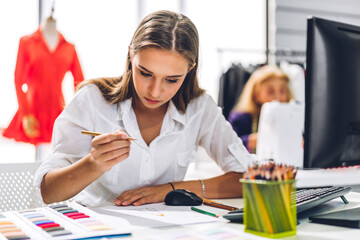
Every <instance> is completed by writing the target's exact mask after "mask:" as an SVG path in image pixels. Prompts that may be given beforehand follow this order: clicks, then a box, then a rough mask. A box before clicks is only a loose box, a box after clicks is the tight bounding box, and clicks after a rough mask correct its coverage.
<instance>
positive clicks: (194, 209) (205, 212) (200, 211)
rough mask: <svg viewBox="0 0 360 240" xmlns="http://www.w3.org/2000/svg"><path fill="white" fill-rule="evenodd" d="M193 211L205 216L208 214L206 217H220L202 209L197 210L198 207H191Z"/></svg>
mask: <svg viewBox="0 0 360 240" xmlns="http://www.w3.org/2000/svg"><path fill="white" fill-rule="evenodd" d="M191 210H193V211H195V212H199V213H203V214H206V215H209V216H213V217H219V216H218V215H216V214H215V213H211V212H207V211H204V210H201V209H199V208H196V207H191Z"/></svg>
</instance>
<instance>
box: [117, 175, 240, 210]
mask: <svg viewBox="0 0 360 240" xmlns="http://www.w3.org/2000/svg"><path fill="white" fill-rule="evenodd" d="M242 176H243V174H242V173H236V172H228V173H225V174H223V175H220V176H217V177H213V178H209V179H204V180H203V183H204V186H205V196H203V190H202V184H201V182H200V180H191V181H183V182H173V183H172V184H173V185H174V187H175V189H186V190H189V191H191V192H194V193H195V194H196V195H198V196H199V197H205V198H235V197H242V185H241V183H240V182H239V179H240V178H242ZM171 190H173V189H172V187H171V185H170V184H168V183H166V184H162V185H157V186H153V187H143V188H137V189H133V190H129V191H125V192H123V193H122V194H121V195H120V196H118V197H117V198H116V199H115V200H114V203H115V204H116V205H124V206H127V205H130V204H133V205H135V206H137V205H142V204H146V203H156V202H162V201H164V199H165V196H166V194H167V193H168V192H170V191H171Z"/></svg>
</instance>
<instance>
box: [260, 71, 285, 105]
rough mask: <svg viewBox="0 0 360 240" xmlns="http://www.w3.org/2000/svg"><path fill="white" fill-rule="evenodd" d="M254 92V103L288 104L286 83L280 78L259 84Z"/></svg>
mask: <svg viewBox="0 0 360 240" xmlns="http://www.w3.org/2000/svg"><path fill="white" fill-rule="evenodd" d="M257 88H258V89H257V90H256V91H255V101H256V103H258V104H260V105H263V104H264V103H266V102H271V101H274V100H276V101H279V102H288V101H289V92H288V83H287V82H286V80H285V79H282V78H277V77H274V78H270V79H268V80H266V81H264V82H262V83H260V84H259V86H258V87H257Z"/></svg>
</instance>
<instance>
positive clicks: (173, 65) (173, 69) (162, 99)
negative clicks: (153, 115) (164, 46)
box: [131, 48, 189, 110]
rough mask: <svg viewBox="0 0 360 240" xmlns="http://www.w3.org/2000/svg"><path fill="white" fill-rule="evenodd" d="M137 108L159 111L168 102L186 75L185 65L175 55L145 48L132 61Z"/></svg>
mask: <svg viewBox="0 0 360 240" xmlns="http://www.w3.org/2000/svg"><path fill="white" fill-rule="evenodd" d="M131 64H132V72H133V80H134V87H135V91H136V93H137V95H138V97H139V100H140V101H139V104H141V105H142V106H139V107H145V108H147V109H152V110H155V109H159V108H161V107H162V106H164V104H166V103H167V102H168V101H169V100H171V99H172V98H173V97H174V95H175V94H176V92H177V91H178V90H179V88H180V87H181V85H182V83H183V82H184V79H185V77H186V74H187V73H188V71H189V67H188V66H189V63H188V61H187V60H186V59H185V58H184V57H183V56H182V55H180V54H179V53H177V52H174V51H167V50H161V49H156V48H146V49H144V50H141V51H139V52H138V53H136V54H135V55H134V56H132V58H131Z"/></svg>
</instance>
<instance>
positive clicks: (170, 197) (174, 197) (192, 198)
mask: <svg viewBox="0 0 360 240" xmlns="http://www.w3.org/2000/svg"><path fill="white" fill-rule="evenodd" d="M202 203H203V200H202V199H201V198H200V197H199V196H198V195H196V194H195V193H193V192H190V191H188V190H186V189H175V190H172V191H171V192H169V193H168V194H166V196H165V204H166V205H171V206H199V205H201V204H202Z"/></svg>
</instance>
